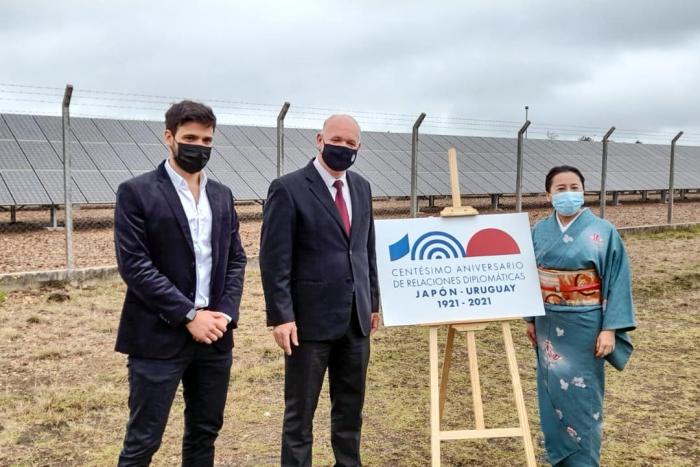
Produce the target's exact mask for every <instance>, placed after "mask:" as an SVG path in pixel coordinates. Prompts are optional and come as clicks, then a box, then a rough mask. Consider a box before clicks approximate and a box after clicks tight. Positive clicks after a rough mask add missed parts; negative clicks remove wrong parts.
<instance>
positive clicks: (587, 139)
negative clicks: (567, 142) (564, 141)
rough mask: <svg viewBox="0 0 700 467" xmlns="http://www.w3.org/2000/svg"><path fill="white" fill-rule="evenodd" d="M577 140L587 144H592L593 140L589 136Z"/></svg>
mask: <svg viewBox="0 0 700 467" xmlns="http://www.w3.org/2000/svg"><path fill="white" fill-rule="evenodd" d="M578 140H579V141H585V142H587V143H592V142H593V138H591V137H590V136H581V137H580V138H579V139H578Z"/></svg>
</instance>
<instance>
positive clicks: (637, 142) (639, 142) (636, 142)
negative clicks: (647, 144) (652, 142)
mask: <svg viewBox="0 0 700 467" xmlns="http://www.w3.org/2000/svg"><path fill="white" fill-rule="evenodd" d="M634 144H644V143H642V142H641V141H639V140H637V141H635V142H634Z"/></svg>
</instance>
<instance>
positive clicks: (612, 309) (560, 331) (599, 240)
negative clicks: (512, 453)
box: [526, 166, 636, 467]
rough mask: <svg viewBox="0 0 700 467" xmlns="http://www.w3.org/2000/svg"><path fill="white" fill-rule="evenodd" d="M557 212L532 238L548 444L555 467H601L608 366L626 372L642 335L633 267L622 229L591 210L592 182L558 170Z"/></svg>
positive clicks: (549, 187)
mask: <svg viewBox="0 0 700 467" xmlns="http://www.w3.org/2000/svg"><path fill="white" fill-rule="evenodd" d="M545 187H546V191H547V199H548V200H549V201H550V202H551V203H552V205H553V206H554V212H553V213H552V215H551V216H549V217H548V218H546V219H544V220H542V221H540V222H538V223H537V224H536V225H535V227H534V229H533V232H532V237H533V243H534V247H535V257H536V260H537V266H538V269H539V273H540V285H541V289H542V297H543V300H544V302H545V312H546V314H545V316H538V317H536V318H528V319H527V321H528V322H527V331H526V334H527V336H528V338H529V339H530V341H531V342H532V344H533V346H534V347H535V349H536V351H537V394H538V399H539V409H540V421H541V426H542V431H543V433H544V444H545V448H546V450H547V456H548V458H549V462H551V464H552V465H554V466H567V467H568V466H576V467H579V466H598V465H600V448H601V437H602V434H603V429H602V428H603V394H604V390H605V371H604V364H605V361H606V360H607V361H608V362H610V363H611V364H612V365H613V366H614V367H615V368H617V369H618V370H622V369H623V368H624V366H625V364H626V363H627V360H628V359H629V356H630V354H631V352H632V345H631V343H630V341H629V338H628V337H627V334H626V333H627V331H631V330H633V329H634V328H635V327H636V323H635V318H634V305H633V303H632V289H631V277H630V269H629V263H628V260H627V255H626V253H625V248H624V245H623V243H622V239H621V238H620V236H619V234H618V233H617V230H616V229H615V227H614V226H613V225H612V224H610V223H609V222H607V221H605V220H603V219H600V218H599V217H597V216H595V215H594V214H593V213H592V212H591V211H590V210H588V209H587V208H584V207H583V190H584V177H583V175H582V174H581V172H580V171H579V170H578V169H577V168H575V167H570V166H561V167H554V168H553V169H551V170H550V171H549V173H548V174H547V178H546V181H545Z"/></svg>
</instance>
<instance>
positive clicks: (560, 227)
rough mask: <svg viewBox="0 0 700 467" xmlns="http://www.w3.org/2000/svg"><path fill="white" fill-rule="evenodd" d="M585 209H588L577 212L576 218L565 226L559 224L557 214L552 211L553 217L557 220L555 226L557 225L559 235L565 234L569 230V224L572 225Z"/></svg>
mask: <svg viewBox="0 0 700 467" xmlns="http://www.w3.org/2000/svg"><path fill="white" fill-rule="evenodd" d="M586 209H588V208H582V209H580V210H579V212H578V214H576V217H574V218H573V219H571V222H569V223H568V224H566V225H563V224H562V223H561V220H560V219H559V216H558V215H557V212H556V211H554V217H556V218H557V224H559V230H561V233H564V232H566V231H567V230H568V229H569V227H571V224H573V223H574V222H576V219H578V218H579V216H581V214H583V211H585V210H586Z"/></svg>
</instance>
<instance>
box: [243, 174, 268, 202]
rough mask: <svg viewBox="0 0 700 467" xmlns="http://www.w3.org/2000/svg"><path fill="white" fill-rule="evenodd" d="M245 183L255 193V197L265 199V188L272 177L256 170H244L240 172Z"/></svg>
mask: <svg viewBox="0 0 700 467" xmlns="http://www.w3.org/2000/svg"><path fill="white" fill-rule="evenodd" d="M240 175H241V177H242V178H243V180H244V181H245V183H246V184H247V185H248V186H249V187H250V189H251V190H253V191H254V192H255V194H256V195H257V196H256V197H255V199H266V198H267V188H268V187H269V186H270V182H271V181H272V178H269V179H268V178H266V177H264V176H263V175H261V174H260V173H258V172H244V173H242V174H240Z"/></svg>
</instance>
